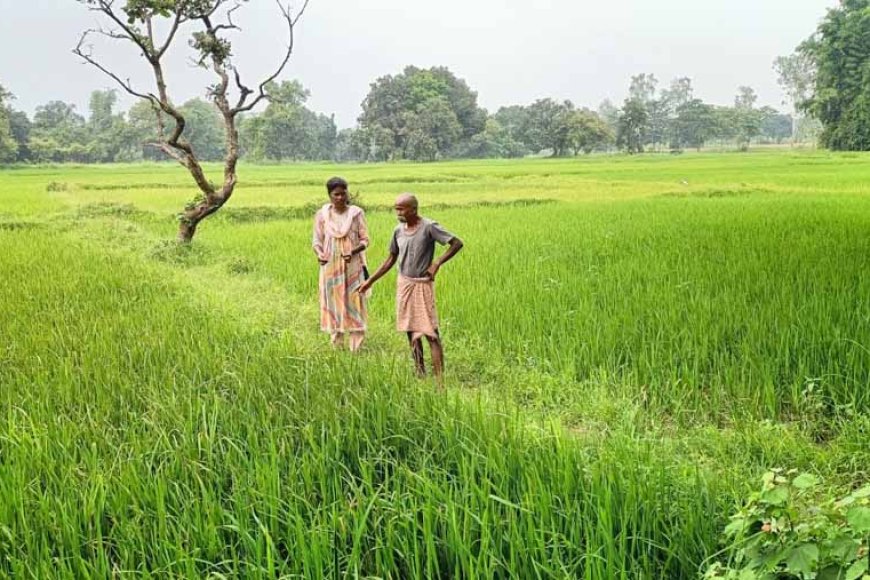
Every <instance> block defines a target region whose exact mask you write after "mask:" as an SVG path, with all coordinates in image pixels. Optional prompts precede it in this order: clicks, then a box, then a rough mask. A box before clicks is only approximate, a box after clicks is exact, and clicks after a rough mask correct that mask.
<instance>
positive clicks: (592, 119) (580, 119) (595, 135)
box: [568, 109, 616, 155]
mask: <svg viewBox="0 0 870 580" xmlns="http://www.w3.org/2000/svg"><path fill="white" fill-rule="evenodd" d="M568 126H569V129H568V141H569V142H570V147H571V149H572V150H573V151H574V155H579V154H580V152H581V151H582V152H583V153H586V154H587V155H588V154H589V153H592V152H593V151H596V150H599V149H604V148H606V147H608V146H609V145H611V144H612V143H613V142H614V141H615V140H616V136H615V134H614V133H613V131H612V130H611V128H610V126H609V125H608V124H607V123H605V122H604V120H603V119H601V117H599V116H598V114H597V113H594V112H592V111H590V110H589V109H577V110H575V111H573V112H572V113H571V115H570V118H569V119H568Z"/></svg>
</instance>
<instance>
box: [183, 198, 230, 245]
mask: <svg viewBox="0 0 870 580" xmlns="http://www.w3.org/2000/svg"><path fill="white" fill-rule="evenodd" d="M231 193H232V191H230V194H231ZM230 194H226V195H224V196H223V197H217V196H213V197H212V198H211V199H205V200H202V201H200V202H199V203H197V204H196V205H195V206H193V207H190V206H188V207H189V209H185V210H184V213H182V214H181V215H179V216H178V235H177V237H176V240H177V241H178V243H180V244H189V243H190V242H191V241H193V236H194V235H195V234H196V228H197V226H198V225H199V222H201V221H202V220H204V219H205V218H207V217H208V216H210V215H211V214H213V213H215V212H216V211H217V210H219V209H220V208H221V207H223V205H224V204H225V203H226V202H227V200H228V199H229V197H230Z"/></svg>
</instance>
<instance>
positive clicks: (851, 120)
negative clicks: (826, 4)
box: [798, 0, 870, 151]
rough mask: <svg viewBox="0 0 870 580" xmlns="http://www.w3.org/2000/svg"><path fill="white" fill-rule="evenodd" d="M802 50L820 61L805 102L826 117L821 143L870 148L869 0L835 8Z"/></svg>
mask: <svg viewBox="0 0 870 580" xmlns="http://www.w3.org/2000/svg"><path fill="white" fill-rule="evenodd" d="M798 53H799V54H800V55H801V56H802V57H804V58H805V59H807V60H809V61H811V62H812V63H813V64H814V66H815V79H814V83H813V90H812V95H811V96H810V98H809V99H807V100H806V101H805V102H804V103H803V104H802V106H803V108H804V109H806V110H807V111H808V112H809V113H810V114H812V115H813V116H814V117H816V118H818V119H819V120H820V121H821V122H822V125H823V127H824V130H823V131H822V134H821V142H822V144H823V145H825V146H827V147H830V148H831V149H837V150H858V151H867V150H870V106H868V100H870V0H843V1H842V2H841V3H840V5H839V6H837V7H835V8H831V9H830V10H829V11H828V14H827V16H826V18H825V19H824V20H823V21H822V23H821V24H820V25H819V27H818V30H817V31H816V33H815V35H813V36H812V37H811V38H809V39H808V40H807V41H805V42H804V43H803V44H801V46H800V47H798Z"/></svg>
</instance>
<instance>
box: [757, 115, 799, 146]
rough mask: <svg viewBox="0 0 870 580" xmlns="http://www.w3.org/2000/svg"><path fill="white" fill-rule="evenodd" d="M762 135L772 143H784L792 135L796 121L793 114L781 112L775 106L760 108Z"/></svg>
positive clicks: (760, 129)
mask: <svg viewBox="0 0 870 580" xmlns="http://www.w3.org/2000/svg"><path fill="white" fill-rule="evenodd" d="M758 114H759V117H760V124H759V133H760V137H761V138H762V139H764V140H766V141H769V142H771V143H782V142H783V141H785V140H786V139H789V138H790V137H791V136H792V130H793V128H794V123H793V119H792V117H791V115H786V114H784V113H780V112H779V111H777V110H776V109H774V108H773V107H762V108H760V109H759V110H758Z"/></svg>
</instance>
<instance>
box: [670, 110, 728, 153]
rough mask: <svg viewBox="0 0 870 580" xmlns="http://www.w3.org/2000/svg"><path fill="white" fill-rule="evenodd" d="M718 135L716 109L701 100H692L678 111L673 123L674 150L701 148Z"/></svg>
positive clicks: (672, 144)
mask: <svg viewBox="0 0 870 580" xmlns="http://www.w3.org/2000/svg"><path fill="white" fill-rule="evenodd" d="M716 133H717V117H716V112H715V110H714V107H712V106H711V105H708V104H706V103H704V102H703V101H702V100H701V99H691V100H689V101H687V102H685V103H683V104H682V105H680V106H679V107H677V110H676V118H675V119H674V123H673V135H672V141H671V148H672V149H683V148H684V147H691V148H693V149H698V150H700V149H701V147H703V146H704V144H705V143H706V142H707V141H708V140H709V139H711V138H713V137H714V136H715V135H716Z"/></svg>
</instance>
